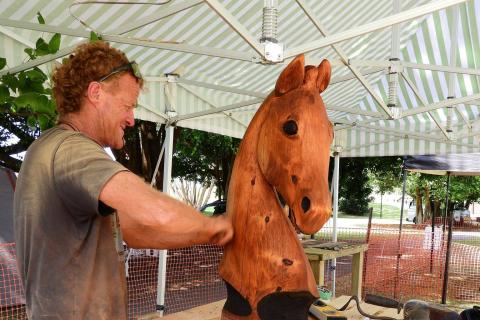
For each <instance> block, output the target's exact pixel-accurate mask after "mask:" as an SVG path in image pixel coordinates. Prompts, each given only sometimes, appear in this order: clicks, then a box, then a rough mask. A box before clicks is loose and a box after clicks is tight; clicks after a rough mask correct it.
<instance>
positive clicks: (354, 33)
mask: <svg viewBox="0 0 480 320" xmlns="http://www.w3.org/2000/svg"><path fill="white" fill-rule="evenodd" d="M467 1H468V0H439V1H435V2H431V3H428V4H425V5H423V6H418V7H416V8H413V9H410V10H406V11H402V12H400V13H398V14H394V15H391V16H389V17H385V18H383V19H380V20H377V21H373V22H370V23H367V24H364V25H361V26H356V27H354V28H352V29H349V30H346V31H343V32H339V33H337V34H334V35H331V36H328V37H325V38H323V39H320V40H316V41H310V42H308V43H306V44H304V45H302V46H298V47H296V48H293V49H290V50H287V51H286V52H285V55H284V57H285V59H286V58H291V57H295V56H297V55H299V54H301V53H306V52H311V51H314V50H318V49H320V48H323V47H327V46H330V45H332V44H335V43H339V42H342V41H345V40H348V39H352V38H355V37H358V36H361V35H363V34H367V33H371V32H373V31H377V30H380V29H384V28H387V27H389V26H392V25H394V24H397V23H401V22H405V21H409V20H412V19H415V18H419V17H421V16H424V15H426V14H429V13H432V12H435V11H438V10H441V9H445V8H447V7H450V6H453V5H456V4H459V3H463V2H467Z"/></svg>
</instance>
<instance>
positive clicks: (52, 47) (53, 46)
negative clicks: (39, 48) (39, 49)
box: [48, 33, 61, 53]
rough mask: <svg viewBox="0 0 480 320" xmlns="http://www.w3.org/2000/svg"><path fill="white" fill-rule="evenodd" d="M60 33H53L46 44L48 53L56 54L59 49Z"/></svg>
mask: <svg viewBox="0 0 480 320" xmlns="http://www.w3.org/2000/svg"><path fill="white" fill-rule="evenodd" d="M60 39H61V36H60V33H55V34H54V35H53V37H52V38H51V39H50V42H48V50H49V52H50V53H56V52H57V51H58V49H60Z"/></svg>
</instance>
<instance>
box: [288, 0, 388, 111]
mask: <svg viewBox="0 0 480 320" xmlns="http://www.w3.org/2000/svg"><path fill="white" fill-rule="evenodd" d="M296 1H297V3H298V5H299V6H300V8H302V10H303V11H304V12H305V14H306V15H307V16H308V18H309V19H310V20H311V21H312V22H313V24H314V25H315V27H316V28H317V30H318V31H320V33H321V34H322V35H323V36H325V37H326V36H327V34H328V31H327V30H326V28H325V27H324V26H323V25H322V24H321V23H320V21H319V20H318V19H317V18H316V17H315V16H314V14H313V10H312V9H311V8H310V7H309V6H308V5H307V4H306V2H305V1H304V0H296ZM332 48H333V50H335V52H336V53H337V54H338V55H339V56H340V59H342V60H343V61H344V63H345V64H346V65H347V67H348V68H349V69H350V71H351V72H352V73H353V74H354V75H355V76H356V77H357V79H358V81H360V83H361V84H362V85H363V86H364V88H365V89H366V90H367V92H368V93H369V94H370V95H371V96H372V98H373V100H374V101H375V102H377V104H378V105H379V106H380V107H381V109H382V110H383V111H384V112H385V113H386V114H387V115H388V116H389V117H392V112H391V111H390V109H389V108H388V107H387V105H386V104H385V102H384V101H383V100H382V98H381V97H380V96H379V95H378V94H377V93H376V92H375V90H374V89H373V87H372V86H371V85H370V84H369V83H368V80H367V79H366V78H365V77H364V76H363V75H362V74H361V72H360V71H359V70H358V69H357V68H356V67H355V66H353V65H350V64H348V57H347V54H346V53H345V52H344V51H343V49H342V48H341V47H340V46H338V45H335V44H332Z"/></svg>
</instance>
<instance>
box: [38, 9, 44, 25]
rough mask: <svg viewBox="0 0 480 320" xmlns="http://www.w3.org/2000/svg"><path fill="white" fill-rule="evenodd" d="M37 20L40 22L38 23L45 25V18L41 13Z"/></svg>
mask: <svg viewBox="0 0 480 320" xmlns="http://www.w3.org/2000/svg"><path fill="white" fill-rule="evenodd" d="M37 20H38V23H40V24H45V19H43V16H42V14H41V13H40V11H38V12H37Z"/></svg>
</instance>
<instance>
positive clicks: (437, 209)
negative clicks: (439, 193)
mask: <svg viewBox="0 0 480 320" xmlns="http://www.w3.org/2000/svg"><path fill="white" fill-rule="evenodd" d="M440 205H441V202H440V200H434V201H433V212H435V217H443V214H442V212H441V211H440Z"/></svg>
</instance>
